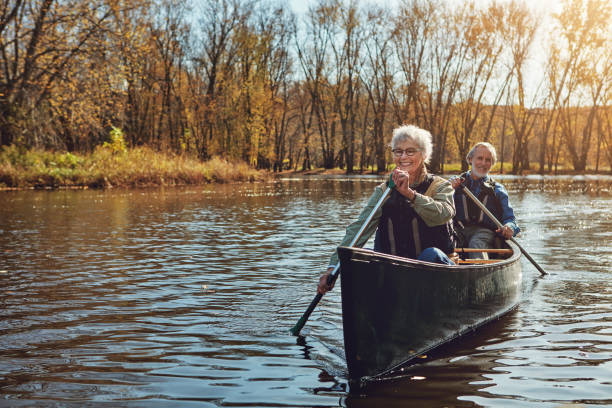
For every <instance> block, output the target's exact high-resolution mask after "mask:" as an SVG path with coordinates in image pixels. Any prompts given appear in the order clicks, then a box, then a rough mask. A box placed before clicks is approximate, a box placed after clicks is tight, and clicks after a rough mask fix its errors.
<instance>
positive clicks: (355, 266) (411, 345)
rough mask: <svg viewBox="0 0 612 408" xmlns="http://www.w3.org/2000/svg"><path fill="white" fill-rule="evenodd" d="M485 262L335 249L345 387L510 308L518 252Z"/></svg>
mask: <svg viewBox="0 0 612 408" xmlns="http://www.w3.org/2000/svg"><path fill="white" fill-rule="evenodd" d="M507 248H510V249H511V250H512V252H511V254H510V255H505V257H506V258H505V259H500V260H499V262H495V263H487V264H473V265H472V264H469V265H468V264H461V265H458V266H448V265H440V264H434V263H429V262H422V261H417V260H414V259H408V258H402V257H398V256H393V255H387V254H382V253H378V252H373V251H371V250H367V249H361V248H348V247H339V248H338V255H339V257H340V270H341V277H340V279H341V296H342V320H343V327H344V349H345V354H346V363H347V367H348V374H349V381H350V383H351V385H354V384H357V385H358V386H364V385H365V384H367V382H368V381H370V380H374V379H381V378H384V376H385V375H388V374H389V373H391V372H392V371H394V370H396V369H398V368H399V367H401V366H403V365H405V364H408V363H409V362H411V360H413V359H415V358H418V357H419V356H421V355H423V354H424V353H428V352H430V351H431V350H433V349H435V348H437V347H439V346H441V345H443V344H446V343H449V342H451V341H452V340H454V339H457V338H459V337H461V336H463V335H465V334H467V333H470V332H473V331H474V330H476V329H478V328H479V327H481V326H482V325H484V324H486V323H488V322H490V321H492V320H494V319H498V318H499V317H501V316H502V315H504V314H505V313H508V312H509V311H510V310H512V309H513V308H514V307H515V306H516V305H517V304H518V301H519V297H520V291H521V279H522V272H521V263H520V257H521V251H520V250H519V248H518V247H517V246H516V245H515V244H514V243H512V242H507Z"/></svg>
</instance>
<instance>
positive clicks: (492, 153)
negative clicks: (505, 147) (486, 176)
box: [465, 142, 497, 167]
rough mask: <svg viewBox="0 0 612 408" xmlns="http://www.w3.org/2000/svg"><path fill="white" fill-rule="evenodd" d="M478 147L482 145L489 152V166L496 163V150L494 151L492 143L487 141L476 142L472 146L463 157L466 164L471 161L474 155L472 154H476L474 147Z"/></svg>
mask: <svg viewBox="0 0 612 408" xmlns="http://www.w3.org/2000/svg"><path fill="white" fill-rule="evenodd" d="M479 147H484V148H486V149H488V150H489V151H490V152H491V157H492V159H493V161H492V163H491V167H493V166H495V163H497V152H496V151H495V147H493V145H492V144H491V143H489V142H479V143H476V144H475V145H474V147H472V150H470V151H469V153H468V154H467V156H465V159H466V160H467V162H468V164H470V163H471V162H472V157H474V154H476V149H478V148H479Z"/></svg>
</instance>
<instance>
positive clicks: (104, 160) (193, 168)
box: [0, 145, 610, 190]
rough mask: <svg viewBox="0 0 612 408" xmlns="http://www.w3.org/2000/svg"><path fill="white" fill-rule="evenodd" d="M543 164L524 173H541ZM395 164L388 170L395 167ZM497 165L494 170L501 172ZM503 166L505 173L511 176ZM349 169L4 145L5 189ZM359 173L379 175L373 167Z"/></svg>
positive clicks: (1, 179)
mask: <svg viewBox="0 0 612 408" xmlns="http://www.w3.org/2000/svg"><path fill="white" fill-rule="evenodd" d="M537 168H538V166H537V165H534V166H532V170H530V171H526V172H524V173H523V175H528V174H538V171H537V170H535V169H537ZM390 169H391V168H389V170H390ZM500 170H501V169H500V163H497V164H496V165H495V166H494V167H493V169H492V171H491V174H493V175H495V174H500ZM511 170H512V169H511V165H510V164H508V163H505V164H504V172H503V173H504V174H511ZM459 173H461V164H460V163H451V164H446V165H445V166H444V174H459ZM345 174H346V170H344V169H339V168H336V169H323V168H315V169H311V170H284V171H283V172H280V173H272V172H269V171H265V170H255V169H253V168H252V167H250V166H249V165H248V164H246V163H244V162H228V161H227V160H225V159H222V158H219V157H214V158H212V159H211V160H208V161H205V162H202V161H200V160H197V159H195V158H193V157H190V156H187V155H176V154H168V153H161V152H157V151H154V150H152V149H150V148H147V147H138V148H133V149H126V148H124V147H120V148H117V147H113V145H107V146H99V147H98V148H96V149H95V151H94V152H93V153H91V154H74V153H68V152H50V151H41V150H25V149H21V148H18V147H16V146H5V147H3V148H2V149H0V190H15V189H61V188H76V189H79V188H101V189H104V188H114V187H124V188H133V187H154V186H186V185H201V184H208V183H232V182H253V181H263V180H268V179H271V178H273V177H278V176H291V175H303V176H316V175H338V176H340V175H345ZM353 174H354V175H359V174H361V175H368V174H375V173H374V172H372V169H368V170H366V171H364V172H359V171H356V172H354V173H353ZM557 174H558V175H580V174H610V170H609V169H606V170H603V171H602V170H600V171H599V172H596V171H594V170H593V169H588V171H586V172H576V171H572V170H570V169H560V171H558V172H557Z"/></svg>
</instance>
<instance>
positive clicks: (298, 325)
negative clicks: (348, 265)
mask: <svg viewBox="0 0 612 408" xmlns="http://www.w3.org/2000/svg"><path fill="white" fill-rule="evenodd" d="M393 187H395V183H394V182H393V179H392V178H391V177H389V183H388V184H387V188H386V189H385V191H383V194H382V196H381V197H380V199H379V200H378V202H376V205H374V208H373V209H372V211H371V212H370V215H368V218H366V220H365V221H364V223H363V225H362V226H361V228H360V229H359V231H358V232H357V234H356V235H355V237H354V238H353V240H352V241H351V243H350V244H349V247H352V246H355V244H356V243H357V241H359V238H361V235H363V232H364V231H365V230H366V228H367V227H368V225H370V222H371V221H372V218H373V217H374V214H375V213H376V211H377V210H378V209H379V208H380V206H381V205H383V203H384V202H385V200H386V199H387V197H388V196H389V194H390V193H391V190H393ZM339 274H340V262H338V263H337V264H336V266H335V267H334V269H333V271H331V273H330V274H329V276H328V277H327V284H328V285H329V286H331V285H333V283H334V282H335V281H336V279H337V278H338V275H339ZM322 297H323V295H322V294H320V293H317V295H316V296H315V297H314V299H312V302H310V305H308V308H307V309H306V311H305V312H304V314H303V315H302V317H300V320H298V322H297V323H296V324H295V326H293V327H292V328H291V330H290V331H291V334H293V335H294V336H297V335H298V334H300V331H301V330H302V328H303V327H304V325H305V324H306V321H307V320H308V318H309V317H310V314H311V313H312V311H313V310H314V309H315V307H317V304H319V301H320V300H321V298H322Z"/></svg>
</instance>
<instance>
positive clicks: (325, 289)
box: [317, 267, 336, 295]
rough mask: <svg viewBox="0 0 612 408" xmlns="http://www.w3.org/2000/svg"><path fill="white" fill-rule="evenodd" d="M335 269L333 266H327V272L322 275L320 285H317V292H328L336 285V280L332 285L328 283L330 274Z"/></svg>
mask: <svg viewBox="0 0 612 408" xmlns="http://www.w3.org/2000/svg"><path fill="white" fill-rule="evenodd" d="M333 270H334V268H333V267H329V268H327V272H325V273H324V274H323V275H321V278H320V279H319V286H317V293H320V294H322V295H324V294H326V293H327V292H329V291H330V290H332V289H333V288H334V285H335V284H336V282H335V281H334V282H332V284H331V285H328V284H327V279H328V278H329V274H330V273H331V272H332V271H333Z"/></svg>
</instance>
